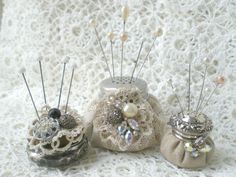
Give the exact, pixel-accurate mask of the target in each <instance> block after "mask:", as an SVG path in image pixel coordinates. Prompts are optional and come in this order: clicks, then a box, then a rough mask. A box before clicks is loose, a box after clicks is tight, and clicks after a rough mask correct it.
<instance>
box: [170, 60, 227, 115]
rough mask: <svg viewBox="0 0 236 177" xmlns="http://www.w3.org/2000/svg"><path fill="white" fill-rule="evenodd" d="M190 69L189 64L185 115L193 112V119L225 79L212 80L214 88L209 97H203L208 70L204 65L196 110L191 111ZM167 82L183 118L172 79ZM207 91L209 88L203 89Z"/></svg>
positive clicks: (190, 65)
mask: <svg viewBox="0 0 236 177" xmlns="http://www.w3.org/2000/svg"><path fill="white" fill-rule="evenodd" d="M205 60H207V59H205ZM205 62H206V61H205ZM191 67H192V64H191V62H190V63H189V67H188V96H187V99H188V105H187V111H186V112H187V114H190V113H192V112H193V113H195V117H197V116H198V115H199V114H200V113H201V112H203V110H204V109H205V108H206V106H207V105H208V103H209V101H210V99H211V98H212V95H213V94H214V93H215V91H216V90H217V88H218V87H219V86H221V85H223V84H224V82H225V78H224V77H223V76H218V77H217V78H216V79H215V80H214V83H215V87H214V89H213V90H212V91H211V93H210V94H209V96H208V94H205V95H203V91H204V87H205V80H206V75H207V69H208V65H207V64H206V65H205V70H204V74H203V79H202V85H201V91H200V94H199V98H198V101H197V104H196V108H195V109H192V108H191V72H192V71H191ZM168 82H169V84H170V86H171V88H172V90H173V93H174V95H175V97H176V100H177V102H178V105H179V107H180V110H181V114H182V116H183V117H185V116H184V115H185V109H184V108H183V106H182V104H181V102H180V99H179V96H178V95H177V93H176V88H174V86H173V83H172V79H170V80H169V81H168ZM209 90H210V89H209V88H205V91H206V92H209Z"/></svg>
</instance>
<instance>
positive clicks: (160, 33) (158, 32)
mask: <svg viewBox="0 0 236 177" xmlns="http://www.w3.org/2000/svg"><path fill="white" fill-rule="evenodd" d="M162 34H163V30H162V29H161V28H158V29H157V30H156V31H155V32H154V36H155V37H160V36H162Z"/></svg>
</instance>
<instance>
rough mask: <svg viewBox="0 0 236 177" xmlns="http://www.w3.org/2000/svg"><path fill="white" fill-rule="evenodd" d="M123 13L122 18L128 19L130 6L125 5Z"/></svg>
mask: <svg viewBox="0 0 236 177" xmlns="http://www.w3.org/2000/svg"><path fill="white" fill-rule="evenodd" d="M121 13H122V19H123V20H124V21H126V20H127V19H128V16H129V8H128V6H123V7H122V9H121Z"/></svg>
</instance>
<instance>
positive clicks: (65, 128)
mask: <svg viewBox="0 0 236 177" xmlns="http://www.w3.org/2000/svg"><path fill="white" fill-rule="evenodd" d="M68 61H69V60H68V58H66V59H65V60H64V62H63V71H62V78H61V84H60V93H59V98H58V104H57V107H56V108H50V107H49V105H48V103H47V98H46V91H45V85H44V77H43V73H44V72H43V66H42V58H39V59H38V62H39V70H40V76H41V82H42V88H43V89H42V90H43V98H44V104H45V105H44V106H43V107H42V110H41V111H38V109H37V108H36V104H35V101H34V99H33V96H32V93H31V90H30V88H29V84H28V82H27V80H26V77H25V69H21V70H20V73H21V74H22V76H23V79H24V82H25V84H26V87H27V90H28V92H29V95H30V98H31V101H32V103H33V106H34V109H35V112H36V114H37V119H35V120H34V121H33V122H32V125H31V126H30V127H29V133H28V138H27V139H28V143H27V153H28V155H29V157H30V159H31V160H33V161H34V162H36V163H37V164H39V165H47V166H62V165H67V164H69V163H70V162H72V161H75V160H77V159H78V158H79V157H80V156H82V155H83V154H84V153H85V152H86V150H87V146H88V140H87V137H86V135H85V127H84V125H83V122H82V119H81V116H80V115H78V114H77V111H75V110H72V109H70V108H69V106H68V103H69V97H70V93H71V86H72V82H73V76H74V70H75V68H76V65H74V66H73V68H72V72H71V77H70V83H69V89H68V94H67V99H66V104H65V106H60V103H61V97H62V91H63V85H64V77H65V71H66V65H67V63H68Z"/></svg>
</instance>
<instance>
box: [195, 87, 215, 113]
mask: <svg viewBox="0 0 236 177" xmlns="http://www.w3.org/2000/svg"><path fill="white" fill-rule="evenodd" d="M218 86H219V85H216V86H215V88H214V90H213V91H212V92H211V94H210V96H209V97H208V98H207V101H206V102H205V104H204V105H203V106H202V108H201V109H200V110H199V112H202V111H203V110H204V109H205V107H206V106H207V104H208V102H209V101H210V99H211V97H212V95H213V94H214V93H215V91H216V89H217V88H218ZM202 102H203V101H202Z"/></svg>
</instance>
